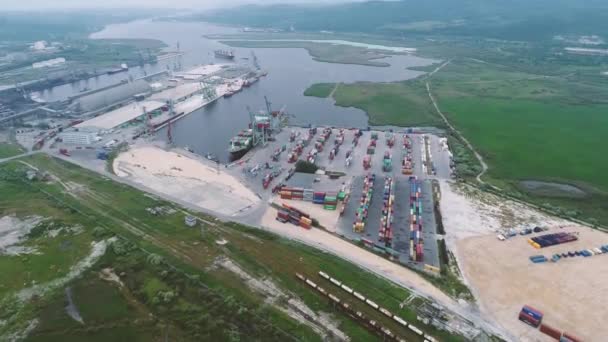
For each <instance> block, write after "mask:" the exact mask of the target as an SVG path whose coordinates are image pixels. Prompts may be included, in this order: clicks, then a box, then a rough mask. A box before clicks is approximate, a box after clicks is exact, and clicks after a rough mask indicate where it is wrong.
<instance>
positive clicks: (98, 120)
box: [74, 101, 166, 130]
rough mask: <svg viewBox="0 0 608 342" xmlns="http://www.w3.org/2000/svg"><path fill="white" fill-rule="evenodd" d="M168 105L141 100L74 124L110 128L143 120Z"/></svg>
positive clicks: (100, 128)
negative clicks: (147, 115)
mask: <svg viewBox="0 0 608 342" xmlns="http://www.w3.org/2000/svg"><path fill="white" fill-rule="evenodd" d="M164 106H166V104H165V103H164V102H160V101H141V102H133V103H130V104H128V105H126V106H124V107H120V108H118V109H115V110H113V111H111V112H108V113H106V114H102V115H100V116H97V117H94V118H92V119H90V120H87V121H85V122H82V123H79V124H78V125H76V126H74V127H75V128H78V129H81V128H89V129H92V128H93V129H99V130H109V129H113V128H117V127H120V126H122V125H125V124H128V123H131V122H133V121H135V120H140V119H141V120H143V119H144V115H145V114H148V113H150V114H151V113H153V112H155V111H158V110H160V109H161V108H162V107H164Z"/></svg>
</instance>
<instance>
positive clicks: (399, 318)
mask: <svg viewBox="0 0 608 342" xmlns="http://www.w3.org/2000/svg"><path fill="white" fill-rule="evenodd" d="M393 319H394V320H395V322H397V323H399V324H401V325H402V326H404V327H407V322H406V321H404V320H403V319H402V318H401V317H399V316H393Z"/></svg>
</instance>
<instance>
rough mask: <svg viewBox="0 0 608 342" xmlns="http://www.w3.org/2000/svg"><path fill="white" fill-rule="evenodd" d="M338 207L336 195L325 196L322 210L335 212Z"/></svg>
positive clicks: (328, 194)
mask: <svg viewBox="0 0 608 342" xmlns="http://www.w3.org/2000/svg"><path fill="white" fill-rule="evenodd" d="M337 206H338V194H336V193H329V192H328V193H327V194H325V201H324V202H323V209H325V210H336V207H337Z"/></svg>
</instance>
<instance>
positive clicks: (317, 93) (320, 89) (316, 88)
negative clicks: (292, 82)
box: [304, 83, 337, 98]
mask: <svg viewBox="0 0 608 342" xmlns="http://www.w3.org/2000/svg"><path fill="white" fill-rule="evenodd" d="M336 87H337V85H336V84H334V83H316V84H313V85H312V86H310V87H309V88H308V89H306V90H305V91H304V96H314V97H320V98H327V97H329V95H331V92H332V91H333V90H334V89H335V88H336Z"/></svg>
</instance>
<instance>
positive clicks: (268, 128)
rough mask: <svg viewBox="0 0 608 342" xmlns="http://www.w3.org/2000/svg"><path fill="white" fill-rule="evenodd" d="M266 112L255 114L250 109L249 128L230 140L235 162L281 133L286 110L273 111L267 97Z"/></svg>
mask: <svg viewBox="0 0 608 342" xmlns="http://www.w3.org/2000/svg"><path fill="white" fill-rule="evenodd" d="M264 100H265V101H266V111H260V112H259V113H253V112H251V110H249V108H247V110H248V111H249V121H250V122H249V128H248V129H245V130H242V131H240V132H239V133H238V134H237V135H235V136H234V137H233V138H232V139H230V147H229V148H228V152H229V153H230V160H231V161H235V160H238V159H240V158H242V157H243V156H244V155H245V154H246V153H247V152H249V151H250V150H251V149H253V148H254V147H256V146H258V145H264V144H266V142H267V141H269V140H272V139H273V137H274V136H275V135H276V134H277V133H279V132H280V131H281V128H282V124H283V120H284V117H285V113H284V110H280V111H272V110H271V104H270V102H269V101H268V99H267V98H266V97H264Z"/></svg>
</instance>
